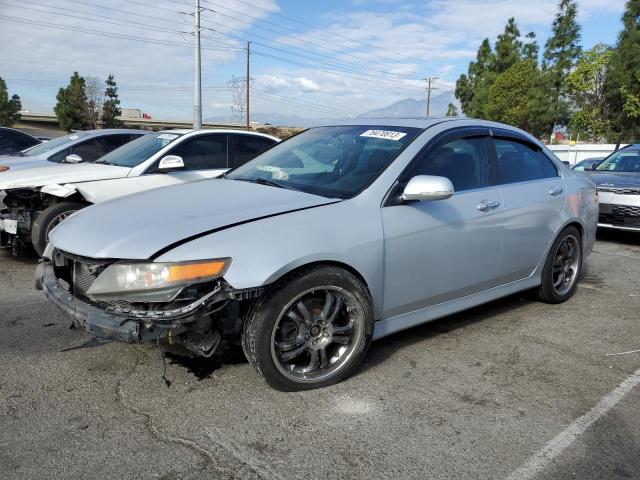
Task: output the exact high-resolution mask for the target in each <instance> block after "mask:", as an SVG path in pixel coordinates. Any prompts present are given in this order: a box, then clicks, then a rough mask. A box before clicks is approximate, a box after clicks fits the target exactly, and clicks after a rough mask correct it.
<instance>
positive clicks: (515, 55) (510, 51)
mask: <svg viewBox="0 0 640 480" xmlns="http://www.w3.org/2000/svg"><path fill="white" fill-rule="evenodd" d="M495 50H496V57H495V71H496V73H502V72H504V71H506V70H507V69H509V68H510V67H511V66H512V65H514V64H515V63H517V62H519V61H520V60H521V58H522V57H521V54H522V42H521V41H520V30H518V26H517V25H516V21H515V19H514V18H513V17H511V18H510V19H509V20H508V21H507V25H506V26H505V27H504V32H502V33H501V34H500V35H498V40H497V41H496V48H495Z"/></svg>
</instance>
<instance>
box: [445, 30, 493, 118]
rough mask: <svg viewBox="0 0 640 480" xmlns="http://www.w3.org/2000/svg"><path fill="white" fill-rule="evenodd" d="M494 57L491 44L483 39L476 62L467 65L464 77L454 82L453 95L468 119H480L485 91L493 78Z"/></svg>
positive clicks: (486, 39)
mask: <svg viewBox="0 0 640 480" xmlns="http://www.w3.org/2000/svg"><path fill="white" fill-rule="evenodd" d="M494 63H495V55H494V53H493V51H492V50H491V43H490V42H489V39H488V38H485V39H484V40H483V42H482V44H481V45H480V48H479V49H478V53H477V54H476V61H475V62H471V63H470V64H469V68H468V70H467V74H466V75H464V74H463V75H461V76H460V78H458V80H457V81H456V91H455V95H456V98H457V99H458V100H460V105H461V107H462V111H463V112H464V114H465V115H468V116H470V117H481V116H482V107H483V105H484V103H485V102H484V98H485V96H486V91H487V89H488V87H489V85H490V83H491V79H492V77H493V70H494Z"/></svg>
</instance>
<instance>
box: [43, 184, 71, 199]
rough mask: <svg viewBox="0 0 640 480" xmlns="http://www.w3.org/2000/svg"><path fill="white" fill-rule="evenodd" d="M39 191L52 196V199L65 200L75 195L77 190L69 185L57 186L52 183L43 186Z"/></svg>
mask: <svg viewBox="0 0 640 480" xmlns="http://www.w3.org/2000/svg"><path fill="white" fill-rule="evenodd" d="M40 191H41V192H42V193H46V194H48V195H53V196H54V197H61V198H67V197H70V196H71V195H73V194H74V193H76V192H77V191H78V190H77V189H76V187H74V186H73V185H71V184H70V183H67V184H65V185H58V184H56V183H54V184H51V185H45V186H44V187H42V188H41V189H40Z"/></svg>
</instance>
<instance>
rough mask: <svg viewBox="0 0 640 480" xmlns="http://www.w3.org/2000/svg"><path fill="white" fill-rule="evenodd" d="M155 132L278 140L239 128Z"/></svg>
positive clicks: (161, 131)
mask: <svg viewBox="0 0 640 480" xmlns="http://www.w3.org/2000/svg"><path fill="white" fill-rule="evenodd" d="M156 133H174V134H177V135H187V134H195V135H204V134H207V133H234V134H236V135H254V136H256V137H265V138H270V139H272V140H279V139H278V138H277V137H274V136H273V135H268V134H266V133H261V132H253V131H250V130H242V129H240V128H206V129H202V130H194V129H192V128H172V129H169V130H159V131H158V132H156Z"/></svg>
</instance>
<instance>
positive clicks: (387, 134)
mask: <svg viewBox="0 0 640 480" xmlns="http://www.w3.org/2000/svg"><path fill="white" fill-rule="evenodd" d="M405 135H406V133H404V132H394V131H393V130H367V131H366V132H364V133H361V134H360V136H361V137H371V138H384V139H386V140H395V141H398V140H400V139H401V138H402V137H404V136H405Z"/></svg>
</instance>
